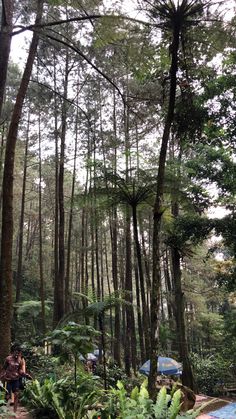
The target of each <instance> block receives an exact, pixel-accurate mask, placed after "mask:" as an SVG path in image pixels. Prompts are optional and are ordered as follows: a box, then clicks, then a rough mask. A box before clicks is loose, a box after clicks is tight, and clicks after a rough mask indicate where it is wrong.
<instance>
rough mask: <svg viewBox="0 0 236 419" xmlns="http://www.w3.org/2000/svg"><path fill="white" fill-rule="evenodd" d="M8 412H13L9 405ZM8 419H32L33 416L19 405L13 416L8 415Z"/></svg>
mask: <svg viewBox="0 0 236 419" xmlns="http://www.w3.org/2000/svg"><path fill="white" fill-rule="evenodd" d="M8 409H9V414H11V412H12V413H13V407H11V406H9V408H8ZM9 418H10V419H33V416H32V415H31V414H30V413H29V412H28V411H27V410H26V408H25V407H24V406H21V405H19V406H18V408H17V412H16V413H15V416H13V415H12V416H9Z"/></svg>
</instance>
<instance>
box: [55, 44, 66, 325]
mask: <svg viewBox="0 0 236 419" xmlns="http://www.w3.org/2000/svg"><path fill="white" fill-rule="evenodd" d="M68 67H69V55H68V50H66V61H65V77H64V92H63V98H64V100H63V104H62V115H61V147H60V160H59V174H58V209H59V232H58V233H59V235H58V256H59V258H58V275H57V277H55V284H54V286H55V289H56V293H55V294H56V299H55V300H54V324H56V323H58V322H59V321H60V320H61V319H62V318H63V316H64V314H65V210H64V165H65V147H66V145H65V140H66V128H67V126H66V118H67V101H66V99H67V90H68V75H69V69H68Z"/></svg>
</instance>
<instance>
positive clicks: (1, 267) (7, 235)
mask: <svg viewBox="0 0 236 419" xmlns="http://www.w3.org/2000/svg"><path fill="white" fill-rule="evenodd" d="M42 13H43V1H42V0H39V1H38V3H37V15H36V21H35V23H36V24H39V23H40V22H41V18H42ZM38 41H39V35H38V33H37V32H34V34H33V37H32V41H31V44H30V48H29V53H28V58H27V62H26V66H25V69H24V72H23V76H22V79H21V83H20V87H19V90H18V94H17V97H16V102H15V105H14V109H13V113H12V118H11V123H10V127H9V131H8V136H7V140H6V152H5V161H4V173H3V184H2V241H1V264H0V307H1V316H0V336H1V346H0V361H1V360H2V359H3V358H5V357H6V355H7V354H8V351H9V346H10V342H11V319H12V266H11V265H12V244H13V174H14V161H15V147H16V141H17V134H18V127H19V123H20V120H21V114H22V109H23V104H24V99H25V96H26V93H27V89H28V85H29V81H30V76H31V72H32V68H33V63H34V59H35V55H36V52H37V47H38Z"/></svg>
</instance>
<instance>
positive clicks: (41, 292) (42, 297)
mask: <svg viewBox="0 0 236 419" xmlns="http://www.w3.org/2000/svg"><path fill="white" fill-rule="evenodd" d="M38 119H39V278H40V280H39V284H40V286H39V295H40V300H41V330H42V333H43V335H45V333H46V316H45V291H44V288H45V286H44V272H43V222H42V160H41V159H42V156H41V120H40V115H39V118H38Z"/></svg>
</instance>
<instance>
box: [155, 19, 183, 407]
mask: <svg viewBox="0 0 236 419" xmlns="http://www.w3.org/2000/svg"><path fill="white" fill-rule="evenodd" d="M179 36H180V26H179V23H178V21H177V23H176V25H175V27H174V29H173V39H172V44H171V51H172V52H171V67H170V92H169V103H168V111H167V116H166V120H165V126H164V132H163V136H162V142H161V150H160V157H159V168H158V175H157V192H156V198H155V204H154V210H153V255H152V263H153V273H152V289H151V357H150V360H151V366H150V374H149V379H148V387H149V394H150V397H151V398H152V399H155V398H156V393H157V388H156V377H157V356H158V343H159V340H158V337H159V313H160V299H161V256H160V246H161V219H162V215H163V211H164V208H163V204H164V203H163V194H164V179H165V164H166V153H167V146H168V141H169V136H170V130H171V125H172V122H173V119H174V109H175V96H176V79H177V77H176V75H177V69H178V50H179Z"/></svg>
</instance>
